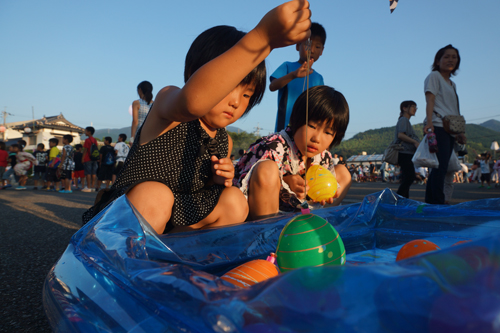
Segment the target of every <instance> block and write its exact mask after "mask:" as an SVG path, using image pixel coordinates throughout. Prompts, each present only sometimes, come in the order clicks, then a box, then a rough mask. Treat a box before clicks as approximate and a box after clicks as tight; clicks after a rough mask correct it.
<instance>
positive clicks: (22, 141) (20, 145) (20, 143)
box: [17, 139, 26, 151]
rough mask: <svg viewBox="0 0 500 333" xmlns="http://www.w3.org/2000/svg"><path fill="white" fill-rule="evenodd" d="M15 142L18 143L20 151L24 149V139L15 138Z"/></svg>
mask: <svg viewBox="0 0 500 333" xmlns="http://www.w3.org/2000/svg"><path fill="white" fill-rule="evenodd" d="M17 144H18V146H19V149H20V150H21V151H23V150H24V147H26V141H24V140H22V139H21V140H17Z"/></svg>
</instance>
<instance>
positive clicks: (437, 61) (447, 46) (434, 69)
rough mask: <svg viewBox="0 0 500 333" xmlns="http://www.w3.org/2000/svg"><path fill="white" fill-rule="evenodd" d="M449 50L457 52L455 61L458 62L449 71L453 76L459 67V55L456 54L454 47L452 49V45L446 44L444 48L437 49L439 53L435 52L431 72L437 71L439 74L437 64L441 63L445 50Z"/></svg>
mask: <svg viewBox="0 0 500 333" xmlns="http://www.w3.org/2000/svg"><path fill="white" fill-rule="evenodd" d="M450 49H451V50H455V51H457V60H458V61H457V65H456V66H455V68H454V69H453V70H452V71H451V75H455V72H456V71H457V70H458V68H459V67H460V53H459V52H458V49H457V48H456V47H453V45H451V44H448V45H446V46H445V47H443V48H442V49H439V51H437V53H436V56H435V57H434V63H433V64H432V70H433V71H438V72H439V70H440V68H439V62H440V61H441V58H442V57H443V56H444V53H445V52H446V50H450Z"/></svg>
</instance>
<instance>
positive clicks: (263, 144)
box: [234, 86, 352, 220]
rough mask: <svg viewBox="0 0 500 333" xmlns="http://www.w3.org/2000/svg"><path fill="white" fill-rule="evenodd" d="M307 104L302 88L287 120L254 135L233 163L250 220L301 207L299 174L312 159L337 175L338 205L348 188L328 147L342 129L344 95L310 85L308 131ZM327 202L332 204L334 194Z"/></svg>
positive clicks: (345, 120) (302, 191) (344, 126)
mask: <svg viewBox="0 0 500 333" xmlns="http://www.w3.org/2000/svg"><path fill="white" fill-rule="evenodd" d="M306 104H307V92H303V93H302V94H301V95H300V96H299V98H297V101H296V102H295V105H294V107H293V111H292V116H291V117H290V126H289V127H287V128H286V129H285V130H282V131H281V132H279V133H275V134H271V135H269V136H266V137H263V138H261V139H259V140H257V141H256V142H255V143H254V144H253V145H251V146H250V148H249V149H248V151H247V153H246V155H245V156H243V157H242V158H241V160H240V162H238V164H237V165H236V170H235V177H234V184H235V185H236V186H238V187H239V188H240V190H241V191H242V192H243V193H244V194H245V196H246V197H248V206H249V210H250V212H249V219H250V220H256V219H259V218H264V217H269V216H273V215H275V214H277V213H278V212H279V210H283V211H293V210H295V209H297V208H300V205H301V204H302V201H303V200H304V199H306V189H305V187H304V183H305V181H304V179H303V176H304V175H305V173H306V168H308V167H310V166H311V165H322V166H324V167H325V168H327V169H329V170H330V171H331V172H332V174H333V175H334V176H336V178H337V181H338V183H339V188H338V189H337V193H336V197H337V198H338V200H337V201H336V204H337V205H338V204H340V202H341V201H342V199H343V198H344V197H345V195H346V194H347V190H348V189H349V187H350V185H351V181H352V180H351V174H350V173H349V170H347V168H346V167H345V165H339V164H337V165H334V164H333V160H332V159H333V158H332V155H331V153H330V152H329V150H330V149H331V148H332V147H333V146H336V145H338V144H339V143H340V142H341V141H342V138H343V137H344V135H345V131H346V129H347V125H348V123H349V106H348V105H347V101H346V100H345V98H344V96H343V95H342V94H341V93H340V92H338V91H336V90H335V89H333V88H331V87H328V86H316V87H313V88H311V89H309V122H308V127H307V137H306ZM326 202H328V203H330V204H332V203H333V202H334V198H333V197H332V198H330V199H328V200H327V201H326ZM326 202H325V201H323V202H321V204H322V205H324V204H325V203H326Z"/></svg>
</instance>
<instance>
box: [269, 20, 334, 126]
mask: <svg viewBox="0 0 500 333" xmlns="http://www.w3.org/2000/svg"><path fill="white" fill-rule="evenodd" d="M325 42H326V31H325V29H324V28H323V26H322V25H320V24H318V23H312V24H311V58H310V61H309V68H310V71H309V88H311V87H314V86H319V85H324V82H323V76H321V75H320V74H319V73H318V72H316V71H314V70H312V64H313V63H314V62H316V61H318V59H319V57H320V56H321V55H322V54H323V49H324V46H325ZM296 48H297V51H299V61H296V62H290V61H285V62H284V63H283V64H281V66H280V67H278V68H277V69H276V70H275V71H274V73H273V74H272V75H271V77H270V81H271V84H270V85H269V89H270V90H271V91H276V90H278V114H277V115H276V126H275V130H274V131H275V132H279V131H281V130H282V129H285V128H286V126H287V125H288V123H289V122H290V115H291V114H292V108H293V104H295V100H296V99H297V97H299V95H300V94H301V93H302V92H303V91H305V89H306V86H305V81H304V80H306V78H305V77H306V75H307V74H308V73H307V67H308V64H307V41H304V42H302V43H300V44H297V46H296Z"/></svg>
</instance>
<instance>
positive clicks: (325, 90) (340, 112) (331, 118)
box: [290, 86, 349, 148]
mask: <svg viewBox="0 0 500 333" xmlns="http://www.w3.org/2000/svg"><path fill="white" fill-rule="evenodd" d="M306 97H307V91H304V92H303V93H302V94H300V96H299V97H298V98H297V100H296V101H295V104H294V105H293V109H292V115H291V116H290V129H291V130H292V136H293V135H295V132H296V131H297V130H298V129H299V128H300V127H302V126H304V125H305V124H306V102H307V98H306ZM324 121H326V122H327V123H332V129H333V131H334V132H335V138H334V139H333V142H332V144H331V145H330V148H332V147H334V146H336V145H338V144H339V143H340V142H341V141H342V139H343V138H344V135H345V131H346V130H347V125H348V124H349V105H348V104H347V101H346V99H345V97H344V95H342V93H340V92H338V91H337V90H335V89H333V88H332V87H328V86H315V87H312V88H310V89H309V122H310V123H311V122H317V123H323V122H324Z"/></svg>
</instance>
